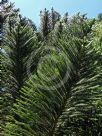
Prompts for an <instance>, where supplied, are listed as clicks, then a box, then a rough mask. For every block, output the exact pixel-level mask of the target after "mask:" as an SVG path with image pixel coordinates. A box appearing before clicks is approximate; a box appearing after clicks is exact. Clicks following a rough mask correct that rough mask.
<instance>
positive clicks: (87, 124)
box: [0, 6, 102, 136]
mask: <svg viewBox="0 0 102 136" xmlns="http://www.w3.org/2000/svg"><path fill="white" fill-rule="evenodd" d="M4 8H5V7H4ZM9 9H10V10H9V11H12V12H10V14H9V15H7V16H5V17H3V15H0V19H1V17H2V18H3V19H4V18H5V20H4V21H3V22H2V20H0V21H1V22H0V23H1V24H0V27H1V28H0V30H1V32H0V33H2V34H3V35H2V40H1V46H2V49H1V55H0V57H1V65H0V67H1V73H0V74H1V79H2V80H1V83H2V85H1V91H0V125H1V126H0V136H101V135H102V20H101V19H88V18H86V15H81V14H80V13H77V14H76V15H74V16H72V17H69V15H68V13H66V14H65V15H64V17H62V18H61V16H60V14H59V13H58V12H56V11H54V9H53V8H52V9H51V12H49V11H47V10H46V9H45V10H44V11H41V12H40V17H41V23H40V24H41V26H40V32H39V31H37V30H36V27H35V25H34V24H33V22H32V21H31V20H30V19H27V18H23V17H22V16H21V15H19V12H18V10H15V9H13V7H11V6H10V8H9ZM5 15H6V10H5ZM100 15H101V14H100ZM100 18H101V17H100ZM4 25H5V27H4ZM3 30H4V31H3Z"/></svg>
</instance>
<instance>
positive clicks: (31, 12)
mask: <svg viewBox="0 0 102 136" xmlns="http://www.w3.org/2000/svg"><path fill="white" fill-rule="evenodd" d="M10 2H15V7H16V8H20V12H21V14H22V15H23V16H26V17H29V18H30V19H32V20H33V22H34V23H35V24H36V25H37V24H39V12H40V10H42V9H44V8H47V9H49V10H50V9H51V7H53V8H54V9H55V10H56V11H58V12H60V14H61V15H63V14H64V13H65V12H68V13H69V14H70V15H72V14H75V13H77V12H79V11H80V12H81V13H87V14H88V17H92V18H93V17H97V14H98V13H102V0H10ZM37 26H38V25H37Z"/></svg>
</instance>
